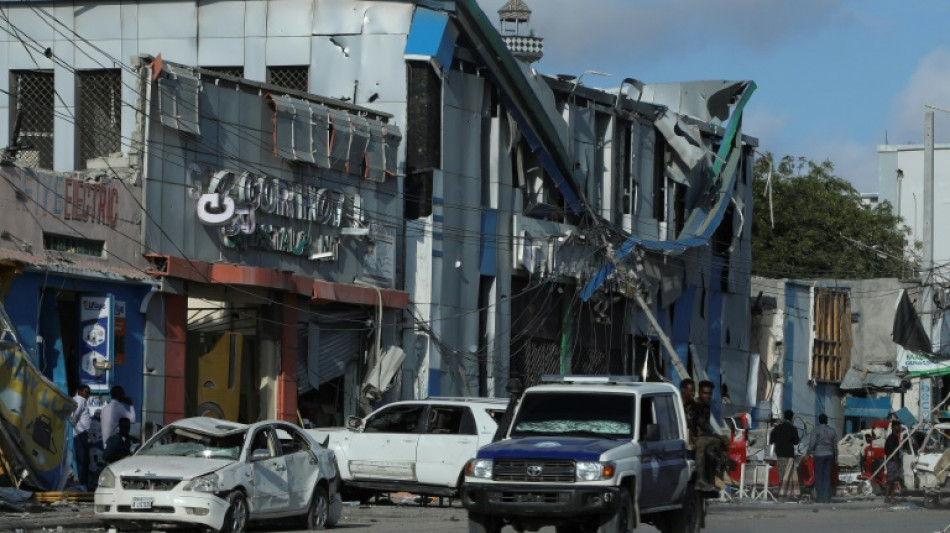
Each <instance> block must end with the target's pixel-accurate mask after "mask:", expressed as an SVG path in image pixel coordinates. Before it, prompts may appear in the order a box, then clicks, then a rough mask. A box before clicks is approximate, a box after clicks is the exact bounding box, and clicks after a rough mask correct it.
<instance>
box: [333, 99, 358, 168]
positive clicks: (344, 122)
mask: <svg viewBox="0 0 950 533" xmlns="http://www.w3.org/2000/svg"><path fill="white" fill-rule="evenodd" d="M330 127H331V128H332V129H331V131H330V168H332V169H334V170H339V171H340V172H346V165H347V164H348V163H349V161H350V140H351V139H352V137H353V126H352V125H351V124H350V115H349V114H347V113H344V112H343V111H338V110H336V109H331V110H330Z"/></svg>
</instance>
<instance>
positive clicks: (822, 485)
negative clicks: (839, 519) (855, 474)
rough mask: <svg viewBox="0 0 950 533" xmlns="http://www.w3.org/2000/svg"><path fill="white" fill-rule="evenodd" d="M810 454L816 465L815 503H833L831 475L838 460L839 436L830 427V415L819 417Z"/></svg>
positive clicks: (809, 443)
mask: <svg viewBox="0 0 950 533" xmlns="http://www.w3.org/2000/svg"><path fill="white" fill-rule="evenodd" d="M808 453H810V454H811V455H812V457H813V458H814V464H815V492H816V499H815V501H817V502H818V503H831V475H832V471H833V470H832V467H833V465H834V463H835V461H837V460H838V434H837V433H836V432H835V430H834V428H832V427H831V426H829V425H828V415H826V414H824V413H822V414H820V415H818V427H816V428H815V430H814V431H812V432H811V438H810V439H809V441H808Z"/></svg>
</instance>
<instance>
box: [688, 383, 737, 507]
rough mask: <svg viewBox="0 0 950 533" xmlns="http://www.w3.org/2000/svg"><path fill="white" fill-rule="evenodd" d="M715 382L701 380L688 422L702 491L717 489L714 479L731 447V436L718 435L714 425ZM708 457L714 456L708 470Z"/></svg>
mask: <svg viewBox="0 0 950 533" xmlns="http://www.w3.org/2000/svg"><path fill="white" fill-rule="evenodd" d="M713 387H714V385H713V382H712V381H708V380H703V381H700V382H699V394H698V395H697V397H696V402H695V404H694V411H693V417H692V420H691V421H690V423H689V424H688V428H689V432H690V434H691V436H692V438H693V442H694V446H695V452H696V472H697V473H698V474H699V476H698V479H697V481H696V488H697V489H698V490H700V491H706V492H713V491H716V490H717V489H716V486H715V485H714V480H715V478H716V476H718V475H719V469H720V467H722V466H723V465H724V463H723V462H722V458H723V456H725V455H726V452H727V450H728V449H729V438H728V437H726V436H724V435H717V434H716V432H715V431H714V430H713V427H712V422H711V419H712V406H711V405H710V402H711V400H712V392H713ZM707 457H712V458H714V464H712V465H709V466H710V467H711V470H707V464H706V459H707Z"/></svg>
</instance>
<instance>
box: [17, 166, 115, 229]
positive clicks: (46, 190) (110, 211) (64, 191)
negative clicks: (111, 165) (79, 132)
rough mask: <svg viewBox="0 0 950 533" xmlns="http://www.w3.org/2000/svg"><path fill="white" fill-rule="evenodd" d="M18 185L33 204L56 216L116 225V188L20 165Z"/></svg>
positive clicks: (111, 225) (112, 226)
mask: <svg viewBox="0 0 950 533" xmlns="http://www.w3.org/2000/svg"><path fill="white" fill-rule="evenodd" d="M19 181H20V183H19V185H20V188H21V190H22V191H23V193H24V194H26V195H27V196H29V197H30V199H31V200H32V201H33V203H35V204H36V205H38V206H40V207H41V208H42V209H43V210H44V211H46V212H47V213H50V214H52V215H53V216H55V217H62V218H63V220H73V221H77V222H86V223H90V224H101V225H103V226H109V227H110V228H114V227H116V224H118V222H119V189H118V188H117V187H113V186H111V185H103V184H100V183H93V182H88V181H84V180H81V179H74V178H70V177H67V176H64V175H62V174H52V173H41V172H37V171H35V170H31V169H21V172H20V180H19Z"/></svg>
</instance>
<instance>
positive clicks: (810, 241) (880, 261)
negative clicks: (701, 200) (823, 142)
mask: <svg viewBox="0 0 950 533" xmlns="http://www.w3.org/2000/svg"><path fill="white" fill-rule="evenodd" d="M773 161H774V163H773ZM770 168H771V180H770V181H771V189H772V195H771V196H772V210H771V211H770V207H769V191H768V183H767V182H768V181H769V180H768V177H769V173H770V172H769V171H770ZM754 175H755V179H754V182H753V202H754V206H755V208H754V210H753V221H752V273H753V275H756V276H763V277H770V278H799V279H816V278H831V279H868V278H884V277H902V276H905V275H908V274H909V273H910V272H911V271H912V270H913V269H914V266H915V258H914V257H913V256H914V250H913V249H911V248H910V243H909V242H908V236H909V235H910V231H909V230H908V229H907V227H906V226H905V225H904V224H903V221H902V220H901V218H900V217H898V216H897V215H895V214H894V211H893V208H892V206H891V204H890V203H888V202H881V203H879V204H878V205H877V206H875V207H874V208H868V207H865V206H863V205H861V196H860V194H859V193H858V191H857V190H855V188H854V187H853V186H852V185H851V183H849V182H848V181H847V180H845V179H843V178H840V177H838V176H836V175H835V168H834V165H833V164H832V163H831V162H830V161H824V162H822V163H815V162H814V161H810V160H807V159H805V158H802V157H798V158H795V157H791V156H785V157H783V158H782V159H781V160H778V161H776V160H775V158H774V157H773V156H772V154H771V153H768V154H766V156H765V157H760V158H758V159H757V160H756V161H755V169H754ZM772 211H774V227H773V224H772V216H771V212H772ZM915 246H917V245H916V244H915Z"/></svg>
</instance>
